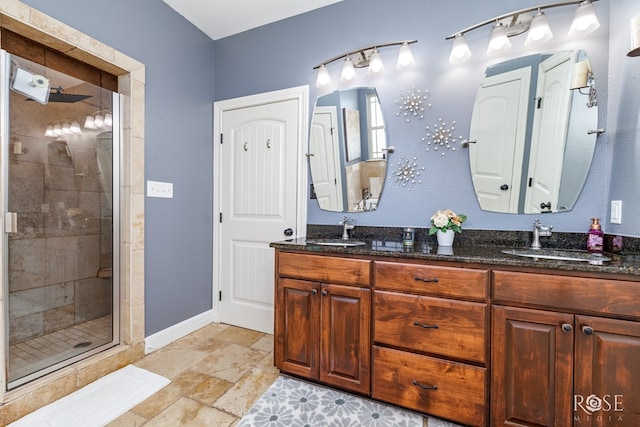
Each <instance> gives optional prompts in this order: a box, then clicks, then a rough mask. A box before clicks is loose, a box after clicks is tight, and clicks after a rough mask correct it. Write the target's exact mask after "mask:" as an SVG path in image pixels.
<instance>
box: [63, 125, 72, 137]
mask: <svg viewBox="0 0 640 427" xmlns="http://www.w3.org/2000/svg"><path fill="white" fill-rule="evenodd" d="M62 133H63V134H65V135H71V126H70V125H69V123H67V122H64V123H63V124H62Z"/></svg>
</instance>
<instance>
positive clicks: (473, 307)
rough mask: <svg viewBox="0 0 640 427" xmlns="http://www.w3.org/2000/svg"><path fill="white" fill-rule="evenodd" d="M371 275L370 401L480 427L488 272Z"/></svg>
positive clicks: (400, 265) (414, 268) (386, 267)
mask: <svg viewBox="0 0 640 427" xmlns="http://www.w3.org/2000/svg"><path fill="white" fill-rule="evenodd" d="M374 271H375V285H374V296H373V341H374V347H373V362H372V363H373V369H372V396H373V397H374V398H376V399H379V400H382V401H386V402H390V403H394V404H396V405H399V406H403V407H405V408H410V409H413V410H417V411H420V412H424V413H427V414H430V415H433V416H436V417H441V418H445V419H449V420H451V421H455V422H458V423H462V424H466V425H473V426H484V425H485V423H486V420H487V419H488V418H487V410H486V408H487V387H488V385H487V369H486V363H487V337H488V335H487V329H488V306H487V302H486V298H487V292H488V286H489V271H488V270H480V269H466V268H456V267H446V266H434V265H426V264H418V263H407V262H387V261H375V263H374Z"/></svg>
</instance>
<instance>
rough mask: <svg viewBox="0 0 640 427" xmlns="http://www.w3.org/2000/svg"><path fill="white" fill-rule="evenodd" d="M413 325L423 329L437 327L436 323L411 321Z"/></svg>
mask: <svg viewBox="0 0 640 427" xmlns="http://www.w3.org/2000/svg"><path fill="white" fill-rule="evenodd" d="M413 326H420V327H421V328H424V329H438V325H427V324H426V323H420V322H413Z"/></svg>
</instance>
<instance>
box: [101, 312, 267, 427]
mask: <svg viewBox="0 0 640 427" xmlns="http://www.w3.org/2000/svg"><path fill="white" fill-rule="evenodd" d="M135 365H136V366H138V367H140V368H143V369H146V370H148V371H151V372H155V373H156V374H159V375H162V376H164V377H167V378H169V379H170V380H171V383H170V384H169V385H168V386H166V387H165V388H163V389H162V390H160V391H159V392H158V393H156V394H154V395H153V396H151V397H150V398H149V399H147V400H145V401H144V402H142V403H140V404H139V405H137V406H136V407H134V408H133V409H131V410H130V411H129V412H127V413H125V414H124V415H122V416H121V417H119V418H117V419H116V420H114V421H112V422H111V423H110V424H108V427H137V426H145V427H153V426H163V427H165V426H171V427H178V426H195V427H197V426H207V427H222V426H234V425H236V424H237V423H238V422H239V421H240V419H241V418H242V417H243V416H244V414H246V413H247V412H248V411H249V408H251V406H252V405H253V403H254V402H255V401H257V400H258V398H259V397H260V396H261V395H262V394H263V393H264V391H265V390H266V389H267V388H268V387H269V386H270V385H271V384H272V383H273V382H274V381H275V380H276V378H277V377H278V375H279V372H278V370H277V369H276V368H275V367H274V366H273V336H272V335H268V334H264V333H261V332H256V331H251V330H248V329H242V328H238V327H235V326H229V325H224V324H211V325H208V326H205V327H204V328H201V329H199V330H197V331H195V332H193V333H191V334H189V335H187V336H185V337H183V338H181V339H179V340H177V341H175V342H173V343H171V344H170V345H168V346H166V347H163V348H162V349H160V350H157V351H155V352H153V353H151V354H148V355H147V356H146V357H145V358H144V359H142V360H140V361H139V362H137V363H135Z"/></svg>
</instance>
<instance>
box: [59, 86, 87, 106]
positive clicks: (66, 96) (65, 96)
mask: <svg viewBox="0 0 640 427" xmlns="http://www.w3.org/2000/svg"><path fill="white" fill-rule="evenodd" d="M63 90H64V89H62V87H61V86H58V87H57V88H56V90H54V91H51V93H49V102H64V103H67V104H72V103H74V102H78V101H82V100H83V99H87V98H91V95H76V94H72V93H62V91H63Z"/></svg>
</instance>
